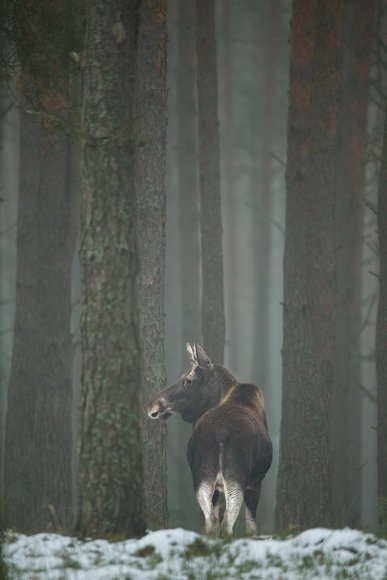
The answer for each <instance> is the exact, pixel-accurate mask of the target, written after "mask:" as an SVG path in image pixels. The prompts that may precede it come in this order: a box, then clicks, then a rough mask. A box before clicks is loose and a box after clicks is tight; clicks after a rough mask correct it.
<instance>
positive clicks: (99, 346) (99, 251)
mask: <svg viewBox="0 0 387 580" xmlns="http://www.w3.org/2000/svg"><path fill="white" fill-rule="evenodd" d="M139 8H140V3H139V1H133V2H130V3H127V2H125V1H124V0H112V1H111V2H108V3H106V2H103V1H102V0H88V1H87V3H86V38H85V49H84V55H83V64H82V75H83V79H82V80H83V106H82V120H83V127H82V131H83V134H84V136H85V143H84V146H83V151H82V172H81V184H82V216H81V249H80V262H81V269H82V311H81V344H82V355H83V369H82V405H81V429H80V441H79V449H80V457H79V514H78V522H77V531H78V533H79V534H81V535H87V536H132V535H141V534H143V533H144V531H145V519H144V501H143V498H144V490H143V487H144V478H143V465H142V456H141V437H140V404H139V396H140V395H139V385H140V384H141V372H140V369H141V359H140V347H139V328H138V327H139V320H138V306H139V301H138V293H137V281H138V270H139V266H138V249H137V240H136V221H135V220H136V217H135V216H136V195H135V160H134V150H135V135H134V131H133V118H132V114H133V99H134V94H135V93H134V92H135V74H136V42H137V35H138V13H139Z"/></svg>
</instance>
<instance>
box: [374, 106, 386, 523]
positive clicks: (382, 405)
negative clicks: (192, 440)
mask: <svg viewBox="0 0 387 580" xmlns="http://www.w3.org/2000/svg"><path fill="white" fill-rule="evenodd" d="M378 232H379V259H380V272H379V305H378V314H377V323H376V376H377V413H378V427H377V441H378V453H377V468H378V501H379V523H380V525H381V528H382V529H384V530H386V529H387V357H386V353H387V112H386V117H385V127H384V140H383V149H382V159H381V167H380V177H379V191H378Z"/></svg>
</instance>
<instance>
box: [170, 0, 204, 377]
mask: <svg viewBox="0 0 387 580" xmlns="http://www.w3.org/2000/svg"><path fill="white" fill-rule="evenodd" d="M177 13H178V20H177V70H176V82H177V86H176V90H177V102H176V113H177V139H178V141H177V172H178V190H179V193H178V195H179V234H180V240H179V245H180V276H181V316H182V328H181V335H182V336H181V342H182V345H183V349H182V351H181V357H182V358H181V361H180V362H181V365H182V366H183V368H184V367H185V365H186V363H187V355H186V350H185V344H186V342H193V341H198V342H199V343H200V342H201V328H200V247H199V182H198V133H197V125H196V122H197V104H196V84H195V81H196V78H195V75H196V59H195V4H194V3H193V2H178V6H177Z"/></svg>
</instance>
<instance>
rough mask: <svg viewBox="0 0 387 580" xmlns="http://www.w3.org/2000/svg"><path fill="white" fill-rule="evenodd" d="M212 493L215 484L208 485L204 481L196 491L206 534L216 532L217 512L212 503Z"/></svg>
mask: <svg viewBox="0 0 387 580" xmlns="http://www.w3.org/2000/svg"><path fill="white" fill-rule="evenodd" d="M214 491H215V482H214V483H213V484H210V483H207V482H205V481H203V482H201V483H200V484H199V486H198V488H197V490H196V497H197V500H198V503H199V505H200V509H201V510H202V512H203V515H204V521H205V532H206V534H216V533H217V532H218V524H219V521H218V510H217V506H216V504H215V505H213V502H212V497H213V495H214Z"/></svg>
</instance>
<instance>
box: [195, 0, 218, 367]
mask: <svg viewBox="0 0 387 580" xmlns="http://www.w3.org/2000/svg"><path fill="white" fill-rule="evenodd" d="M196 55H197V87H198V123H199V175H200V179H199V182H200V234H201V236H200V239H201V257H202V333H203V341H204V348H205V350H206V352H207V353H208V354H209V356H210V357H211V358H212V359H213V360H214V361H216V362H218V363H219V364H222V363H223V357H224V341H225V317H224V296H223V252H222V213H221V197H220V177H219V126H218V82H217V65H216V30H215V2H214V0H196Z"/></svg>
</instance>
